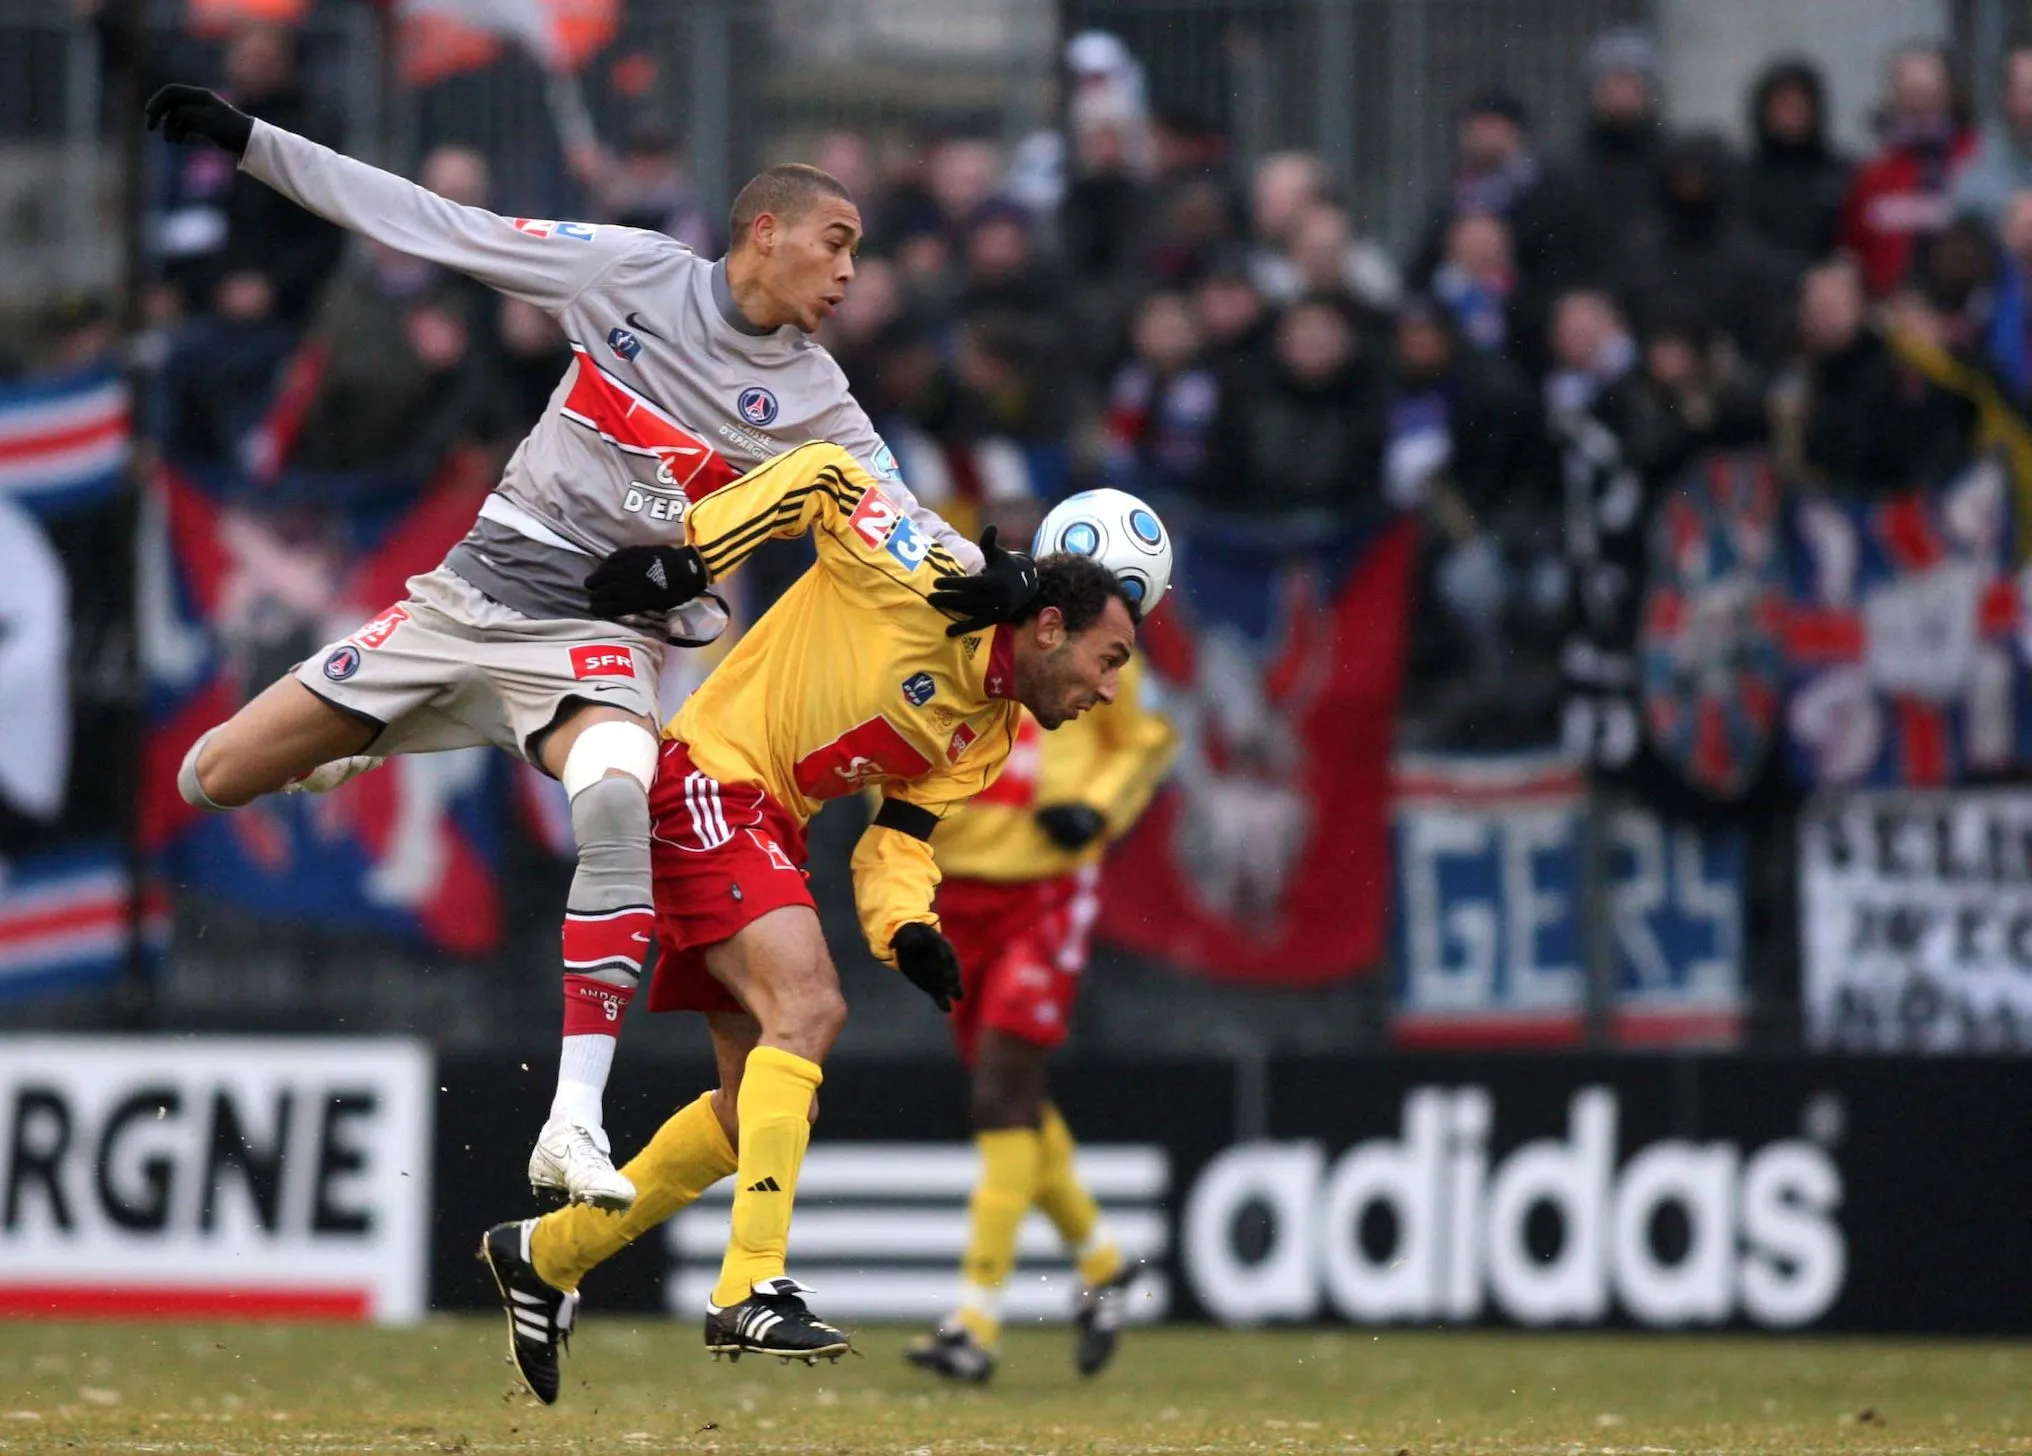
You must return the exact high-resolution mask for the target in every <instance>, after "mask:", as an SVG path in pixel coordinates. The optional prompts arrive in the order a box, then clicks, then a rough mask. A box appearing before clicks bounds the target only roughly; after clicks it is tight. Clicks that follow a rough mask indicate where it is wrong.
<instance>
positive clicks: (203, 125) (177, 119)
mask: <svg viewBox="0 0 2032 1456" xmlns="http://www.w3.org/2000/svg"><path fill="white" fill-rule="evenodd" d="M142 114H143V115H144V116H146V117H147V118H148V129H149V130H150V131H154V130H155V129H156V128H158V127H160V128H161V129H162V134H163V136H164V137H166V138H167V139H169V140H170V141H173V142H180V141H182V140H183V139H184V138H185V137H188V136H201V137H205V138H207V139H208V140H210V141H213V142H216V143H217V144H218V145H220V146H221V147H224V148H225V149H226V150H227V151H229V152H231V153H232V154H233V155H234V156H236V157H240V156H245V155H246V153H247V142H248V140H249V138H251V137H252V136H253V135H254V118H253V117H251V116H249V115H248V114H247V113H246V112H244V111H240V110H237V109H235V108H234V107H232V106H230V105H228V104H227V103H226V101H225V99H224V98H223V97H221V96H219V95H218V94H217V93H215V92H211V91H207V90H206V89H205V88H204V87H202V86H165V87H163V88H162V89H161V90H160V91H158V92H156V93H155V94H154V95H153V96H151V97H149V98H148V108H147V110H146V111H144V112H143V113H142Z"/></svg>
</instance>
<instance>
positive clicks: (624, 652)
mask: <svg viewBox="0 0 2032 1456" xmlns="http://www.w3.org/2000/svg"><path fill="white" fill-rule="evenodd" d="M571 667H572V676H573V677H633V676H635V654H634V653H632V652H630V651H629V650H628V649H627V648H625V647H607V646H602V645H599V644H594V645H591V646H587V647H574V648H573V649H572V650H571Z"/></svg>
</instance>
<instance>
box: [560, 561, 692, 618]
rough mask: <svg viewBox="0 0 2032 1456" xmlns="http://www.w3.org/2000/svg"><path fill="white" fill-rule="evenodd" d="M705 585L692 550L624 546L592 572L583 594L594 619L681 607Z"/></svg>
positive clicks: (633, 615) (644, 613) (636, 614)
mask: <svg viewBox="0 0 2032 1456" xmlns="http://www.w3.org/2000/svg"><path fill="white" fill-rule="evenodd" d="M708 584H709V578H708V577H707V574H706V564H705V562H704V560H703V559H701V558H700V556H699V554H698V552H697V550H696V549H694V548H693V547H690V546H623V547H622V548H621V549H620V550H619V551H616V552H615V553H614V554H613V555H611V556H609V557H608V558H607V559H606V560H605V561H602V562H601V563H600V564H599V565H598V566H596V567H594V568H593V574H592V575H591V576H589V577H587V578H586V595H587V596H588V597H589V598H590V599H591V601H592V608H593V615H594V616H595V617H607V618H617V617H638V616H643V615H646V614H649V613H653V612H667V611H669V610H670V609H671V608H672V607H681V606H683V605H684V604H685V603H686V602H688V601H690V600H691V599H692V598H693V597H695V596H697V595H698V594H699V593H700V592H702V591H704V590H705V589H706V587H707V585H708Z"/></svg>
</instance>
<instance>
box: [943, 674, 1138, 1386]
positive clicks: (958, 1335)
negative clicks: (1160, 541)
mask: <svg viewBox="0 0 2032 1456" xmlns="http://www.w3.org/2000/svg"><path fill="white" fill-rule="evenodd" d="M1136 678H1137V672H1136V668H1135V665H1134V664H1133V663H1132V664H1131V665H1130V666H1129V667H1128V668H1125V669H1124V671H1123V673H1122V688H1121V692H1120V694H1119V696H1118V698H1117V700H1116V701H1115V702H1114V703H1112V704H1110V705H1109V706H1107V707H1105V708H1098V709H1096V710H1095V711H1093V712H1092V713H1089V714H1087V715H1086V716H1085V717H1084V718H1081V719H1080V720H1079V721H1078V722H1077V723H1075V724H1070V725H1068V726H1067V727H1066V728H1065V729H1064V730H1063V731H1061V732H1058V733H1052V734H1046V733H1044V732H1042V731H1041V730H1040V729H1039V727H1038V725H1037V723H1036V721H1035V720H1034V719H1032V718H1031V717H1030V716H1029V715H1028V714H1025V715H1024V719H1023V723H1022V726H1021V727H1020V728H1019V729H1018V730H1017V735H1016V746H1015V748H1014V750H1013V751H1012V752H1011V753H1010V756H1009V762H1008V763H1007V764H1006V765H1005V766H1004V767H1003V769H1002V774H1001V777H999V778H998V779H996V780H995V782H994V783H993V784H992V785H990V786H989V787H988V788H987V789H986V790H985V791H983V792H982V793H981V794H980V795H979V796H978V797H976V798H975V799H974V801H973V802H972V803H971V804H969V805H968V806H967V807H966V808H965V809H964V810H962V811H961V812H960V813H957V814H954V815H952V816H951V817H950V818H948V819H946V820H945V821H944V822H943V823H941V824H940V825H939V827H938V829H937V831H936V832H935V833H934V834H933V835H932V837H931V847H932V853H933V854H934V855H936V856H937V859H938V865H939V870H940V872H941V874H942V876H943V881H942V883H941V884H940V886H939V891H938V912H939V918H940V921H941V923H942V925H943V926H944V929H945V934H946V936H947V937H948V938H949V939H950V940H951V942H952V945H953V949H954V950H955V951H957V952H958V953H959V958H960V966H961V969H962V974H963V984H964V986H965V989H966V999H965V1000H964V1001H962V1002H961V1003H960V1005H959V1006H958V1007H957V1008H956V1009H955V1011H954V1013H953V1034H954V1037H955V1039H956V1040H957V1041H958V1043H959V1049H960V1055H961V1057H963V1058H964V1059H965V1061H966V1063H967V1066H968V1068H969V1070H970V1072H971V1073H972V1085H973V1119H974V1141H975V1144H976V1145H977V1146H978V1147H979V1149H980V1154H981V1172H980V1177H979V1181H978V1182H977V1183H976V1185H975V1188H974V1194H973V1198H972V1200H971V1202H970V1205H969V1208H968V1213H969V1217H970V1220H971V1224H972V1229H971V1232H970V1234H969V1237H968V1241H967V1250H966V1254H965V1257H964V1258H963V1260H962V1262H961V1266H960V1300H959V1306H958V1308H957V1309H956V1310H955V1311H954V1312H953V1314H952V1315H950V1316H949V1317H948V1318H947V1319H946V1320H945V1321H944V1323H942V1324H941V1325H940V1326H939V1328H938V1329H937V1330H936V1331H935V1332H933V1333H932V1334H931V1335H929V1336H927V1337H925V1338H924V1339H922V1340H920V1341H918V1342H917V1343H916V1344H914V1345H912V1346H911V1347H910V1349H909V1350H908V1351H907V1352H906V1354H907V1358H908V1359H909V1360H910V1362H911V1363H912V1364H913V1365H917V1366H919V1367H921V1368H923V1369H926V1370H930V1371H933V1372H935V1373H936V1374H939V1375H943V1376H946V1377H948V1378H951V1379H955V1380H967V1381H975V1382H979V1381H985V1380H987V1379H988V1377H989V1376H991V1375H992V1374H994V1370H995V1362H996V1347H997V1343H998V1340H999V1337H1000V1334H1001V1298H1002V1288H1003V1285H1004V1284H1005V1283H1006V1282H1007V1281H1008V1278H1009V1274H1010V1271H1011V1270H1012V1269H1013V1268H1014V1266H1015V1262H1016V1240H1017V1234H1018V1232H1019V1230H1020V1229H1021V1227H1022V1224H1023V1220H1024V1218H1025V1217H1026V1216H1027V1215H1028V1214H1029V1212H1030V1210H1031V1209H1032V1208H1033V1207H1035V1208H1038V1209H1040V1210H1042V1211H1043V1213H1044V1215H1045V1216H1046V1217H1047V1218H1048V1219H1050V1220H1051V1222H1052V1224H1053V1226H1054V1227H1056V1228H1057V1230H1058V1232H1059V1235H1060V1237H1062V1238H1063V1239H1064V1240H1065V1243H1066V1246H1067V1248H1068V1249H1070V1250H1071V1251H1072V1254H1073V1257H1074V1258H1075V1260H1076V1261H1077V1262H1078V1265H1079V1273H1080V1285H1081V1288H1080V1293H1079V1303H1078V1307H1077V1310H1076V1313H1075V1326H1076V1329H1077V1344H1076V1348H1075V1353H1074V1359H1075V1363H1076V1364H1077V1366H1078V1368H1079V1370H1080V1373H1081V1374H1083V1375H1092V1374H1094V1373H1096V1372H1098V1371H1099V1370H1100V1369H1101V1367H1102V1366H1104V1365H1106V1364H1107V1362H1108V1360H1109V1359H1110V1358H1111V1357H1112V1356H1113V1355H1114V1352H1115V1345H1116V1342H1117V1340H1118V1338H1119V1334H1120V1330H1121V1317H1122V1309H1121V1303H1122V1298H1123V1289H1124V1286H1125V1285H1126V1283H1127V1280H1128V1276H1129V1274H1130V1273H1131V1272H1132V1271H1131V1269H1130V1267H1129V1266H1128V1264H1127V1263H1126V1261H1125V1260H1124V1259H1123V1256H1122V1253H1121V1250H1120V1249H1119V1248H1118V1247H1117V1245H1116V1244H1115V1241H1114V1239H1113V1238H1112V1237H1111V1236H1110V1235H1109V1233H1108V1231H1107V1229H1106V1226H1105V1224H1104V1223H1103V1221H1102V1218H1101V1211H1100V1208H1099V1206H1098V1205H1097V1204H1096V1203H1095V1201H1094V1198H1093V1195H1092V1194H1090V1193H1089V1192H1088V1191H1087V1189H1086V1187H1085V1185H1084V1184H1082V1183H1081V1181H1080V1178H1079V1174H1078V1172H1077V1170H1076V1169H1075V1168H1074V1166H1073V1154H1074V1147H1073V1138H1072V1133H1071V1130H1070V1129H1068V1128H1067V1126H1066V1124H1065V1119H1064V1118H1063V1117H1061V1116H1060V1115H1059V1111H1058V1109H1057V1107H1055V1106H1053V1105H1052V1102H1051V1094H1050V1089H1049V1086H1048V1083H1047V1080H1046V1061H1047V1059H1048V1058H1049V1056H1050V1054H1051V1052H1052V1050H1053V1049H1054V1048H1056V1047H1057V1046H1059V1045H1060V1044H1061V1043H1062V1042H1064V1040H1065V1036H1066V1031H1067V1028H1068V1025H1069V1022H1070V1019H1071V1013H1072V1007H1073V1002H1074V1000H1075V998H1076V997H1077V996H1078V995H1079V985H1080V973H1081V972H1082V971H1083V970H1084V969H1085V967H1086V960H1087V945H1088V938H1089V933H1090V932H1091V930H1092V928H1093V923H1094V917H1095V915H1096V914H1097V913H1098V911H1099V908H1100V902H1099V881H1100V859H1101V854H1102V851H1103V849H1104V847H1105V846H1106V844H1107V842H1108V840H1109V839H1111V838H1114V837H1115V836H1118V835H1120V834H1122V833H1124V832H1125V831H1127V830H1128V828H1129V827H1130V826H1131V825H1132V824H1134V823H1135V822H1136V819H1137V816H1139V815H1140V814H1141V813H1142V812H1143V809H1144V806H1145V805H1146V804H1148V803H1149V801H1150V796H1151V794H1152V793H1153V792H1154V791H1155V789H1156V787H1157V783H1158V781H1159V780H1160V779H1161V778H1162V777H1163V775H1164V771H1165V769H1166V767H1167V766H1168V765H1169V764H1170V762H1171V753H1172V748H1173V742H1174V736H1173V734H1172V731H1171V727H1170V725H1169V724H1167V723H1166V722H1165V721H1164V720H1163V719H1162V718H1160V717H1158V716H1157V715H1156V714H1154V713H1152V712H1151V711H1149V710H1148V708H1147V707H1146V706H1145V704H1144V703H1143V702H1142V701H1141V694H1140V692H1139V686H1140V685H1139V683H1138V682H1137V680H1136Z"/></svg>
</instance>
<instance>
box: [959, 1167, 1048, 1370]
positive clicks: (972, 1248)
mask: <svg viewBox="0 0 2032 1456" xmlns="http://www.w3.org/2000/svg"><path fill="white" fill-rule="evenodd" d="M974 1146H975V1147H977V1148H979V1149H980V1150H981V1177H980V1181H979V1182H977V1183H976V1184H974V1195H973V1197H972V1199H970V1200H969V1201H968V1204H967V1214H968V1217H969V1219H970V1221H971V1223H972V1232H971V1233H969V1235H968V1236H967V1251H966V1254H965V1255H964V1256H963V1257H962V1258H961V1260H960V1285H961V1298H960V1307H959V1311H958V1314H957V1316H956V1318H957V1319H958V1320H959V1322H960V1324H962V1325H963V1326H965V1327H966V1328H967V1329H968V1330H970V1331H972V1332H973V1336H974V1338H975V1339H976V1340H979V1341H980V1342H981V1343H982V1344H983V1345H993V1344H994V1343H995V1341H996V1339H997V1338H998V1337H999V1336H1000V1335H1001V1332H1002V1321H1001V1317H1000V1312H999V1309H998V1305H999V1304H1000V1297H999V1296H1000V1292H1001V1288H1002V1286H1003V1285H1004V1284H1005V1283H1007V1282H1008V1279H1009V1271H1010V1270H1011V1269H1014V1268H1015V1267H1016V1237H1017V1234H1018V1233H1019V1232H1020V1231H1021V1230H1022V1228H1023V1219H1024V1216H1025V1215H1027V1214H1028V1213H1029V1212H1030V1201H1031V1199H1033V1198H1034V1197H1036V1195H1037V1165H1038V1153H1039V1150H1038V1139H1037V1132H1036V1130H1035V1129H1033V1128H1027V1127H1010V1128H999V1129H997V1130H996V1131H994V1132H982V1133H976V1134H974Z"/></svg>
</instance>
